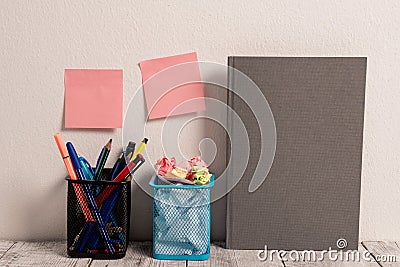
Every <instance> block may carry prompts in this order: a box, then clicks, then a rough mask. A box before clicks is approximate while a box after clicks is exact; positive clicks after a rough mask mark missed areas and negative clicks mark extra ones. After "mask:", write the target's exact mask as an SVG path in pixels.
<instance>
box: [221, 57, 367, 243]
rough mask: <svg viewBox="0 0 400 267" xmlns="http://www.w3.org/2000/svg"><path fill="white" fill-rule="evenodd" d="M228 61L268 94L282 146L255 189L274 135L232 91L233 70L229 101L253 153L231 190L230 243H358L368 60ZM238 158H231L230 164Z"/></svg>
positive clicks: (289, 59) (228, 220) (278, 58)
mask: <svg viewBox="0 0 400 267" xmlns="http://www.w3.org/2000/svg"><path fill="white" fill-rule="evenodd" d="M228 64H229V66H230V67H233V68H235V69H237V70H239V71H241V72H243V73H244V74H246V75H247V76H249V77H250V78H251V79H252V80H253V81H254V82H255V83H256V84H257V85H258V87H259V88H260V90H261V91H262V93H263V94H264V96H265V98H266V99H267V101H268V103H269V106H270V108H271V110H272V113H273V116H274V120H275V126H276V151H275V157H274V161H273V163H272V166H271V169H270V171H269V173H268V175H267V177H266V179H265V180H264V182H263V183H262V184H261V186H260V187H259V188H258V189H257V190H256V191H255V192H249V184H250V180H251V178H252V175H253V173H254V171H255V168H256V165H257V162H258V159H259V157H260V144H261V142H263V140H262V138H269V137H268V136H263V137H261V135H260V129H259V128H258V127H259V125H258V123H257V121H256V119H255V116H254V114H253V113H252V109H251V107H249V106H247V105H246V103H245V102H244V101H243V100H242V99H241V98H240V97H238V96H237V95H236V94H235V93H234V92H235V83H236V82H235V77H232V75H231V77H230V78H229V83H230V84H229V85H230V87H231V88H233V92H230V93H229V95H228V104H229V105H230V106H231V107H232V109H233V110H234V111H236V112H237V114H238V115H239V116H240V117H241V118H242V120H243V122H244V125H245V127H246V129H247V132H248V136H249V140H250V158H249V162H248V165H247V168H246V170H245V172H244V175H243V177H242V178H241V180H240V181H239V182H238V184H237V185H236V186H235V187H234V189H233V190H232V191H231V192H230V193H229V194H228V200H227V225H226V226H227V248H231V249H263V248H264V246H265V245H267V246H268V248H269V249H284V250H294V249H295V250H305V249H307V250H309V249H314V250H324V249H329V248H330V247H331V248H332V249H337V247H336V243H337V240H338V239H345V240H346V241H347V247H346V249H357V248H358V237H359V214H360V187H361V166H362V144H363V124H364V102H365V79H366V68H367V59H366V58H365V57H229V59H228ZM248 93H249V94H251V93H252V92H248ZM230 123H233V121H231V122H230ZM232 129H234V127H233V128H232ZM229 142H235V133H234V132H233V133H232V136H231V140H229ZM228 147H229V146H228ZM227 154H228V155H229V151H228V152H227ZM240 160H241V159H240V156H236V157H232V164H233V165H235V162H236V163H237V162H238V161H240ZM261 178H262V177H261ZM228 181H229V177H228ZM228 183H229V182H228Z"/></svg>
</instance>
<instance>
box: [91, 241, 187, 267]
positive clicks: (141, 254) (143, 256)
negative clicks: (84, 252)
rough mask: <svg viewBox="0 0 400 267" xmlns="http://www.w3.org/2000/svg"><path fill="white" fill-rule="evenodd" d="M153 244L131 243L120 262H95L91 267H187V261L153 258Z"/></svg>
mask: <svg viewBox="0 0 400 267" xmlns="http://www.w3.org/2000/svg"><path fill="white" fill-rule="evenodd" d="M151 248H152V247H151V242H142V243H140V242H131V243H130V244H129V246H128V250H127V251H126V256H125V257H124V258H123V259H119V260H93V261H92V262H91V264H90V267H113V266H115V267H117V266H143V267H145V266H149V267H150V266H154V267H162V266H172V267H185V266H186V261H160V260H156V259H153V258H152V256H151Z"/></svg>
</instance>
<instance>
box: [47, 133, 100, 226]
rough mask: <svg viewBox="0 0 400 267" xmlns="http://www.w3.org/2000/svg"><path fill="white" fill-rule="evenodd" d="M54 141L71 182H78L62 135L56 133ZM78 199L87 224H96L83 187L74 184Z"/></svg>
mask: <svg viewBox="0 0 400 267" xmlns="http://www.w3.org/2000/svg"><path fill="white" fill-rule="evenodd" d="M54 139H55V140H56V143H57V146H58V150H60V154H61V157H62V158H63V161H64V164H65V168H66V169H67V172H68V175H69V177H70V178H71V180H78V176H77V175H76V173H75V169H74V166H73V165H72V162H71V159H70V157H69V154H68V151H67V147H66V146H65V143H64V141H63V139H62V137H61V135H60V133H56V134H55V135H54ZM73 186H74V190H75V194H76V197H77V198H78V201H79V205H80V206H81V209H82V211H83V214H84V215H85V220H86V221H87V222H94V220H93V217H92V214H91V213H90V210H89V206H88V204H87V202H86V199H85V195H84V194H83V190H82V187H81V186H80V185H79V184H73Z"/></svg>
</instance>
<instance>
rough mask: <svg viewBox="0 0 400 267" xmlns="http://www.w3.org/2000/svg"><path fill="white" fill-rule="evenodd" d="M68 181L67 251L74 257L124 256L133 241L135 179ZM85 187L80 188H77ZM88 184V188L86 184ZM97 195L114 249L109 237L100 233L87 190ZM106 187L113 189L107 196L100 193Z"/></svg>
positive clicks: (106, 257) (95, 196)
mask: <svg viewBox="0 0 400 267" xmlns="http://www.w3.org/2000/svg"><path fill="white" fill-rule="evenodd" d="M67 181H68V195H67V248H68V249H67V252H68V255H69V256H71V257H91V258H104V259H113V258H122V257H124V256H125V254H126V250H127V246H128V241H129V221H130V206H131V182H130V181H126V182H119V183H116V182H109V181H82V180H79V181H73V180H70V179H67ZM79 187H80V188H82V189H83V190H77V188H79ZM85 187H86V188H85ZM85 189H87V190H88V191H90V192H91V194H92V195H93V197H94V199H95V202H96V206H97V208H98V210H99V212H100V215H101V218H102V220H103V222H104V228H105V231H106V235H107V237H108V238H109V242H110V243H111V245H112V248H113V249H114V253H111V252H110V251H109V250H108V249H107V248H106V243H105V242H106V241H105V240H104V238H103V236H102V235H101V234H100V228H99V226H98V222H96V220H95V217H94V216H91V215H92V214H93V211H92V210H90V209H89V208H88V205H82V202H83V201H87V196H86V193H85V192H87V191H85ZM105 190H111V191H112V193H111V194H110V195H109V196H108V197H107V198H105V199H103V198H101V196H100V198H99V197H97V196H98V195H100V194H101V192H104V191H105Z"/></svg>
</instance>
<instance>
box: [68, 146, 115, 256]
mask: <svg viewBox="0 0 400 267" xmlns="http://www.w3.org/2000/svg"><path fill="white" fill-rule="evenodd" d="M67 150H68V153H69V156H70V158H71V161H72V165H73V166H74V168H75V172H76V175H77V176H78V178H79V179H81V180H86V177H85V174H84V173H83V171H82V167H81V164H80V162H79V158H78V155H77V153H76V151H75V148H74V146H73V145H72V143H71V142H68V143H67ZM82 187H83V191H84V194H85V195H86V199H87V202H88V204H89V208H90V210H91V211H92V215H93V217H94V218H95V220H96V222H97V225H98V228H99V232H100V235H101V237H102V238H103V240H104V244H105V246H106V248H107V249H108V251H109V252H110V253H111V254H114V252H115V251H114V247H113V246H112V244H111V241H110V237H109V236H108V233H107V231H106V227H105V224H104V221H103V219H102V218H101V215H100V211H99V209H98V208H97V206H96V202H95V200H94V197H93V195H92V193H91V192H90V188H89V187H88V185H87V184H83V186H82Z"/></svg>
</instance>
